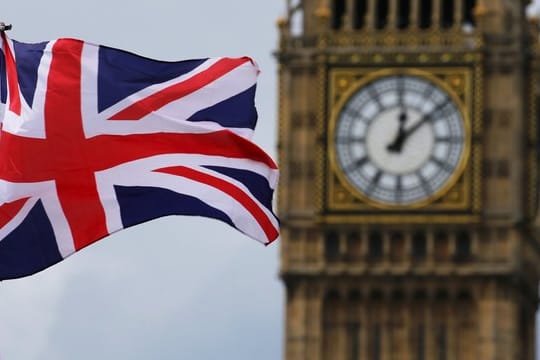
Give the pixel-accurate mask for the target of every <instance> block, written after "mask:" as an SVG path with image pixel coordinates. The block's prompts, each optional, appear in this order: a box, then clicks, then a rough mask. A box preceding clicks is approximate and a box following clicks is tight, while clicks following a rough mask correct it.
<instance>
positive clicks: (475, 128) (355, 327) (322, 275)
mask: <svg viewBox="0 0 540 360" xmlns="http://www.w3.org/2000/svg"><path fill="white" fill-rule="evenodd" d="M527 3H528V1H524V0H296V1H293V0H288V1H287V10H288V11H287V16H286V17H285V18H283V19H281V20H280V21H279V23H278V24H279V28H280V46H279V50H278V51H277V53H276V55H277V59H278V61H279V118H280V122H279V124H280V125H279V126H280V130H279V155H280V163H281V169H282V180H281V184H280V194H279V205H278V206H279V212H280V216H281V219H282V239H283V241H282V256H281V259H282V262H281V274H282V277H283V280H284V283H285V285H286V289H287V300H286V331H285V333H286V336H285V358H286V359H287V360H298V359H302V360H359V359H369V360H398V359H404V360H467V359H471V360H473V359H482V360H490V359H493V360H495V359H500V360H506V359H515V360H534V356H535V353H534V344H535V328H534V326H535V313H536V309H537V303H538V281H539V278H540V242H539V240H540V237H539V236H538V234H540V232H539V230H538V229H539V227H540V226H539V224H540V220H538V219H536V217H537V215H538V190H537V189H538V183H539V179H538V163H539V156H538V154H539V148H538V139H537V137H538V134H540V131H538V111H539V110H538V106H540V101H538V99H540V96H539V94H540V82H539V73H540V72H539V69H540V62H539V60H540V51H539V47H538V32H537V29H538V22H536V21H528V20H527V18H526V16H525V9H526V6H527Z"/></svg>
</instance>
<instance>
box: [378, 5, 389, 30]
mask: <svg viewBox="0 0 540 360" xmlns="http://www.w3.org/2000/svg"><path fill="white" fill-rule="evenodd" d="M387 24H388V0H378V1H377V14H376V16H375V27H376V28H377V29H384V28H385V27H386V25H387Z"/></svg>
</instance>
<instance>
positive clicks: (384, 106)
mask: <svg viewBox="0 0 540 360" xmlns="http://www.w3.org/2000/svg"><path fill="white" fill-rule="evenodd" d="M465 141H466V129H465V124H464V120H463V116H462V114H461V113H460V111H459V108H458V106H457V104H456V103H455V101H454V100H453V99H452V98H451V96H450V95H449V94H448V93H447V92H446V91H444V90H443V89H442V88H440V87H439V86H437V85H435V84H434V83H433V82H431V81H429V80H427V79H424V78H422V77H419V76H415V75H393V76H386V77H381V78H378V79H377V80H375V81H372V82H371V83H368V84H367V85H365V86H364V87H362V88H361V89H360V90H359V91H357V92H356V93H354V94H353V95H352V96H351V97H350V98H349V99H348V100H347V102H346V103H345V105H344V106H343V108H342V110H341V112H340V113H339V115H338V118H337V123H336V129H335V138H334V143H335V151H336V159H337V164H338V166H339V167H340V168H341V170H342V173H343V174H344V175H345V178H346V180H347V181H348V182H349V183H350V184H351V185H352V186H353V187H355V188H356V189H357V190H358V191H360V192H361V193H362V194H363V195H365V196H367V197H368V198H370V199H372V200H374V201H376V202H380V203H383V204H388V205H411V204H414V203H419V202H422V201H425V200H426V199H429V198H432V197H433V196H434V195H435V194H436V193H437V192H439V190H440V189H442V188H443V187H445V186H446V185H447V183H448V182H449V181H450V180H451V179H452V178H455V174H456V172H457V171H458V169H459V166H460V164H461V162H462V160H463V157H464V153H465Z"/></svg>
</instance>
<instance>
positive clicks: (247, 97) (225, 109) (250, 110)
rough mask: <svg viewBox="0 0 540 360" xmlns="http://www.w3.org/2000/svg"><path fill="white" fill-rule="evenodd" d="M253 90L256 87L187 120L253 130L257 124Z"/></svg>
mask: <svg viewBox="0 0 540 360" xmlns="http://www.w3.org/2000/svg"><path fill="white" fill-rule="evenodd" d="M255 89H256V86H252V87H251V88H249V89H248V90H246V91H244V92H242V93H240V94H238V95H236V96H233V97H231V98H228V99H226V100H225V101H222V102H220V103H218V104H216V105H214V106H212V107H209V108H206V109H204V110H201V111H199V112H197V113H195V114H194V115H193V116H191V117H190V118H189V119H188V120H190V121H213V122H216V123H219V124H220V125H221V126H223V127H232V128H235V127H238V128H250V129H255V125H256V124H257V109H256V108H255V101H254V99H255Z"/></svg>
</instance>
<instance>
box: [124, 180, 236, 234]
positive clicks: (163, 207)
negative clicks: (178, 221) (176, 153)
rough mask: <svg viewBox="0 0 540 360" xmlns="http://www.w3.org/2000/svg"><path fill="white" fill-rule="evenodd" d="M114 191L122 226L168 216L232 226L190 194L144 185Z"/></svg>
mask: <svg viewBox="0 0 540 360" xmlns="http://www.w3.org/2000/svg"><path fill="white" fill-rule="evenodd" d="M114 190H115V192H116V196H117V199H118V204H119V205H120V212H121V218H122V224H123V225H124V227H128V226H133V225H137V224H140V223H143V222H146V221H150V220H153V219H156V218H159V217H161V216H168V215H193V216H204V217H210V218H214V219H218V220H221V221H224V222H226V223H227V224H229V225H231V226H234V225H233V223H232V221H231V219H230V218H229V217H228V216H227V215H226V214H225V213H224V212H222V211H220V210H218V209H215V208H213V207H211V206H208V205H207V204H205V203H204V202H202V201H201V200H199V199H197V198H195V197H192V196H188V195H184V194H179V193H177V192H174V191H171V190H167V189H162V188H155V187H147V186H115V187H114Z"/></svg>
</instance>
